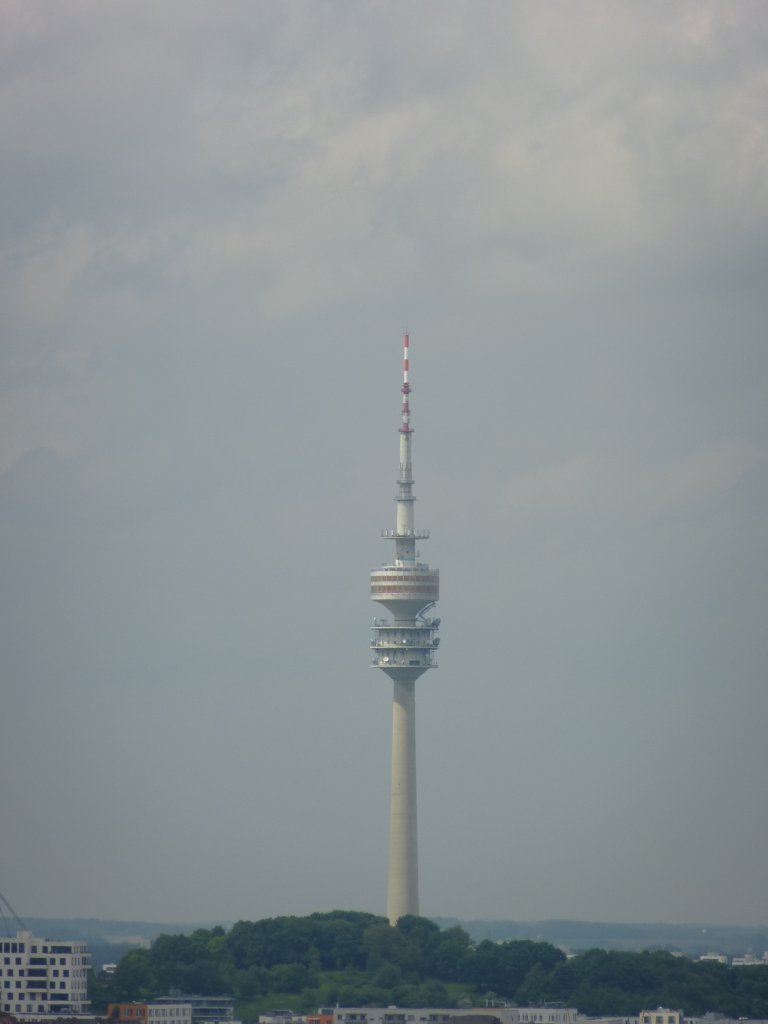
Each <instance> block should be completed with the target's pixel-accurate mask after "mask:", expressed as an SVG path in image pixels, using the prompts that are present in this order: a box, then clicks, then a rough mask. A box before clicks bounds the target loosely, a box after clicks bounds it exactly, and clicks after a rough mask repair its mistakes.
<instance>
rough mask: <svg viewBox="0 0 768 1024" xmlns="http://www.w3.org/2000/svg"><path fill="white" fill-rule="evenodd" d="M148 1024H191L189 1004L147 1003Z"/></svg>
mask: <svg viewBox="0 0 768 1024" xmlns="http://www.w3.org/2000/svg"><path fill="white" fill-rule="evenodd" d="M147 1021H148V1022H149V1024H192V1007H191V1006H190V1005H189V1003H147Z"/></svg>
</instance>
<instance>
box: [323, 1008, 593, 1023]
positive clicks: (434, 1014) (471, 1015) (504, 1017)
mask: <svg viewBox="0 0 768 1024" xmlns="http://www.w3.org/2000/svg"><path fill="white" fill-rule="evenodd" d="M333 1015H334V1018H335V1024H470V1022H471V1024H482V1018H488V1024H492V1022H493V1024H496V1022H498V1024H576V1018H577V1011H576V1010H575V1009H573V1008H572V1007H567V1006H473V1007H468V1008H465V1009H441V1008H437V1007H432V1008H429V1009H428V1008H425V1007H419V1008H418V1009H406V1008H401V1007H397V1006H387V1007H383V1006H382V1007H372V1006H345V1007H338V1006H337V1007H336V1008H335V1009H334V1010H333Z"/></svg>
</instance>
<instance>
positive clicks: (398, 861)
mask: <svg viewBox="0 0 768 1024" xmlns="http://www.w3.org/2000/svg"><path fill="white" fill-rule="evenodd" d="M409 343H410V339H409V336H408V334H407V333H406V334H405V335H404V337H403V384H402V387H401V389H400V390H401V391H402V393H403V404H402V420H401V422H400V475H399V477H398V480H397V497H396V498H395V501H396V502H397V516H396V519H395V529H394V530H382V531H381V535H382V537H385V538H386V539H387V540H393V541H394V542H395V557H394V559H393V560H392V561H390V562H387V563H385V564H384V565H383V566H382V567H381V568H380V569H374V570H373V571H372V572H371V598H372V600H374V601H378V603H379V604H383V605H384V607H385V608H386V609H387V611H388V612H389V614H390V615H391V616H392V617H391V618H389V619H379V618H375V619H374V620H373V628H372V635H371V648H372V650H373V666H374V668H380V669H382V670H383V671H384V672H386V674H387V675H388V676H389V677H390V679H392V680H393V682H394V702H393V705H392V793H391V797H390V808H389V874H388V883H387V917H388V918H389V923H390V924H391V925H395V924H397V921H398V919H399V918H401V917H403V915H405V914H418V913H419V871H418V846H417V837H416V680H417V679H418V678H419V676H420V675H422V674H423V673H424V672H426V671H427V669H428V668H432V667H433V666H434V665H435V662H434V652H435V650H436V648H437V646H438V644H439V643H440V640H439V638H438V637H437V636H436V633H437V627H438V626H439V625H440V620H439V619H430V618H426V617H425V614H424V613H425V612H426V611H428V610H429V609H430V608H432V606H433V605H434V604H435V602H436V601H437V599H438V596H439V589H440V574H439V572H438V570H437V569H430V567H429V566H428V565H427V564H426V563H425V562H420V561H418V557H419V553H418V552H417V550H416V541H417V540H426V539H427V538H428V537H429V531H428V530H415V529H414V525H413V503H414V501H415V500H416V499H415V498H414V497H413V470H412V465H411V436H412V434H413V428H412V427H411V409H410V402H409V397H408V396H409V395H410V393H411V385H410V382H409V379H408V369H409V367H408V348H409Z"/></svg>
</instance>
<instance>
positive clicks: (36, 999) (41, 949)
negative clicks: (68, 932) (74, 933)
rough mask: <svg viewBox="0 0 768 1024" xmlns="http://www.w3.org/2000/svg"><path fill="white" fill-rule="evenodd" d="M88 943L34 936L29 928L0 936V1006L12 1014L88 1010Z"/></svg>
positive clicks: (70, 1012) (60, 1012) (66, 1012)
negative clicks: (5, 936) (6, 936)
mask: <svg viewBox="0 0 768 1024" xmlns="http://www.w3.org/2000/svg"><path fill="white" fill-rule="evenodd" d="M88 961H89V953H88V947H87V945H86V944H85V943H84V942H73V941H69V940H61V939H36V938H34V936H33V935H32V932H17V933H16V938H15V939H11V938H8V939H6V938H2V939H0V996H1V997H2V998H0V1010H1V1011H2V1012H3V1013H12V1014H13V1015H14V1016H24V1015H28V1014H31V1015H33V1016H38V1015H40V1014H56V1015H62V1014H68V1015H69V1014H81V1013H87V1012H88V1006H89V1003H88V985H87V975H88Z"/></svg>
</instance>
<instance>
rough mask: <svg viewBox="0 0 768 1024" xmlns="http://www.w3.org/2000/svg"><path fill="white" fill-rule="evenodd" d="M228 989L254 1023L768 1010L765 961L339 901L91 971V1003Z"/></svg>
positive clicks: (135, 954) (753, 1013)
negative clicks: (497, 1013) (469, 1013)
mask: <svg viewBox="0 0 768 1024" xmlns="http://www.w3.org/2000/svg"><path fill="white" fill-rule="evenodd" d="M174 990H177V991H181V992H186V993H199V994H201V995H222V994H226V995H232V996H234V998H235V1000H236V1002H237V1009H238V1016H239V1017H240V1018H241V1019H243V1020H245V1021H250V1020H253V1019H255V1017H256V1015H257V1014H258V1013H259V1012H262V1011H263V1010H264V1009H265V1008H267V1007H268V1006H271V1005H276V1004H287V1005H290V1006H291V1007H292V1008H293V1009H295V1010H297V1011H308V1010H312V1009H316V1008H317V1006H321V1005H323V1006H325V1005H329V1006H332V1005H336V1004H338V1005H342V1006H344V1005H346V1006H366V1005H368V1006H374V1005H376V1006H382V1005H383V1006H388V1005H393V1004H394V1005H398V1006H457V1005H471V1004H474V1005H477V1004H478V1003H479V1004H484V1003H487V1002H489V1001H497V1000H498V1001H508V1002H514V1003H517V1004H519V1005H530V1004H541V1003H552V1002H556V1003H563V1004H566V1005H569V1006H575V1007H576V1008H577V1009H578V1010H579V1011H580V1012H582V1013H586V1014H589V1015H593V1016H600V1015H619V1016H630V1015H632V1016H634V1015H636V1014H637V1013H639V1011H640V1010H642V1009H648V1008H651V1009H652V1008H655V1007H656V1006H669V1007H674V1008H681V1009H683V1010H684V1011H685V1013H686V1014H688V1015H689V1016H690V1015H697V1016H698V1015H701V1014H704V1013H706V1012H708V1011H712V1012H717V1013H723V1014H726V1015H727V1016H730V1017H737V1018H738V1017H748V1018H761V1017H762V1018H768V966H757V967H736V968H733V967H728V966H726V965H724V964H719V963H713V962H694V961H692V960H689V959H687V958H685V957H675V956H672V955H671V954H670V953H666V952H643V953H627V952H610V951H606V950H601V949H592V950H589V951H588V952H586V953H583V954H581V955H580V956H575V957H570V958H566V956H565V954H564V953H563V952H562V951H561V950H559V949H557V948H556V947H555V946H553V945H551V944H550V943H548V942H534V941H532V940H529V939H519V940H513V941H508V942H491V941H489V940H485V941H482V942H478V943H474V942H472V940H471V939H470V937H469V935H468V934H467V932H466V931H464V929H463V928H461V927H460V926H454V927H450V928H445V929H441V928H439V927H438V925H436V924H435V923H434V922H433V921H430V920H429V919H427V918H423V917H413V916H409V917H403V918H401V919H400V921H398V923H397V926H396V927H391V926H390V925H389V924H388V923H387V921H386V920H385V919H384V918H382V917H377V916H375V915H373V914H366V913H360V912H356V911H332V912H329V913H318V914H310V915H309V916H308V917H275V918H268V919H265V920H262V921H238V922H237V924H235V925H234V926H233V927H232V928H231V929H230V930H229V931H226V930H225V929H224V928H221V927H215V928H209V929H207V928H200V929H197V930H196V931H194V932H193V933H192V934H191V935H160V936H158V937H157V938H156V939H155V940H154V942H153V943H152V945H151V947H150V948H149V949H134V950H130V951H129V952H128V953H127V954H126V955H125V956H124V957H123V958H122V959H121V960H120V962H119V963H118V965H117V969H116V971H115V972H114V974H113V975H111V976H110V977H100V978H94V979H93V982H92V991H91V999H92V1002H93V1008H94V1010H95V1011H97V1012H98V1011H103V1010H104V1009H105V1008H106V1006H107V1004H108V1003H109V1002H122V1001H126V1000H143V999H152V998H155V997H156V996H158V995H167V994H168V993H169V992H170V991H174Z"/></svg>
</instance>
